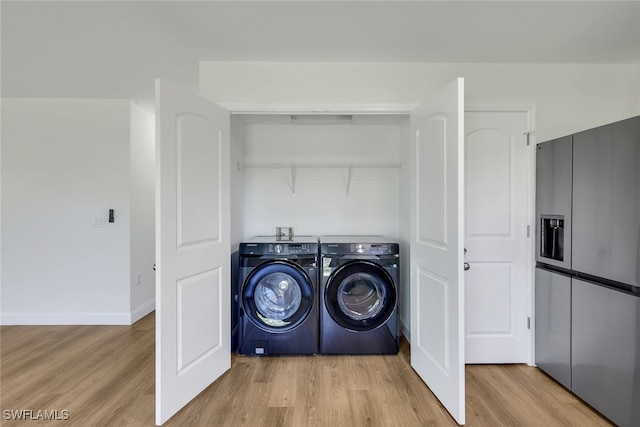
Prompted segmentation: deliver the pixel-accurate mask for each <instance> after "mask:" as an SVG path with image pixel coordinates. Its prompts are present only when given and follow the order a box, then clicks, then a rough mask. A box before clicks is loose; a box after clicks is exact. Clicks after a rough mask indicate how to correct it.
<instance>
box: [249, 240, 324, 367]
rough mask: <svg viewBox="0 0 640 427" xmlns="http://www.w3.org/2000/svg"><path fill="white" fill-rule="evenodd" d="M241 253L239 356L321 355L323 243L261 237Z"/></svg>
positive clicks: (251, 242)
mask: <svg viewBox="0 0 640 427" xmlns="http://www.w3.org/2000/svg"><path fill="white" fill-rule="evenodd" d="M239 255H240V283H241V286H240V291H239V296H238V301H239V305H240V308H239V312H240V321H239V326H240V331H239V337H238V353H240V354H247V355H276V354H277V355H294V354H316V353H318V348H319V347H318V344H319V325H318V323H319V321H318V239H317V238H316V237H297V238H295V239H294V240H293V241H277V240H276V238H275V237H273V236H269V237H256V238H254V239H251V240H250V241H247V242H244V243H241V244H240V249H239Z"/></svg>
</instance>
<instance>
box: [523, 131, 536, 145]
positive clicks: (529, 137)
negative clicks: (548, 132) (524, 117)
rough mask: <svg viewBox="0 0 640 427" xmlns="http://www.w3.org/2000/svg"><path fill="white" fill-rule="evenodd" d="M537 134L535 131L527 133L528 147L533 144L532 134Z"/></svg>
mask: <svg viewBox="0 0 640 427" xmlns="http://www.w3.org/2000/svg"><path fill="white" fill-rule="evenodd" d="M532 133H535V130H532V131H529V132H525V133H524V135H525V136H526V137H527V147H528V146H529V145H530V144H531V134H532Z"/></svg>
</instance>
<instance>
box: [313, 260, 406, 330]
mask: <svg viewBox="0 0 640 427" xmlns="http://www.w3.org/2000/svg"><path fill="white" fill-rule="evenodd" d="M324 298H325V306H326V307H327V311H328V312H329V315H330V316H331V318H332V319H333V320H334V321H336V322H337V323H338V324H340V325H341V326H342V327H344V328H347V329H351V330H354V331H368V330H372V329H376V328H378V327H380V326H382V325H383V324H385V323H386V322H387V320H389V317H391V315H392V314H393V311H394V310H395V308H396V301H397V290H396V287H395V285H394V283H393V279H392V278H391V276H390V275H389V273H387V271H386V270H385V269H384V268H383V267H381V266H380V265H379V264H376V263H374V262H371V261H365V260H357V261H350V262H348V263H346V264H343V265H342V266H340V267H339V268H338V269H336V270H335V271H334V272H333V273H332V274H331V275H330V276H329V279H328V280H327V285H326V287H325V294H324Z"/></svg>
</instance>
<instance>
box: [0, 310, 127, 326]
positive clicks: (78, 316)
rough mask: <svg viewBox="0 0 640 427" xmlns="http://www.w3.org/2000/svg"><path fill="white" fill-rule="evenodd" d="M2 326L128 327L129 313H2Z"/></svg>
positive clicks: (0, 321) (0, 320)
mask: <svg viewBox="0 0 640 427" xmlns="http://www.w3.org/2000/svg"><path fill="white" fill-rule="evenodd" d="M0 323H1V324H2V325H130V324H131V313H126V312H124V313H2V316H1V317H0Z"/></svg>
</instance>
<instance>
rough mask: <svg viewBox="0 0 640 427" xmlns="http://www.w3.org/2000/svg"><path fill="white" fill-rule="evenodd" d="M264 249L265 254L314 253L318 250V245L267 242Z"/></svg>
mask: <svg viewBox="0 0 640 427" xmlns="http://www.w3.org/2000/svg"><path fill="white" fill-rule="evenodd" d="M265 249H266V251H265V253H266V254H282V255H298V254H311V253H315V252H317V251H318V245H316V244H313V243H269V244H268V245H267V247H266V248H265Z"/></svg>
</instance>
